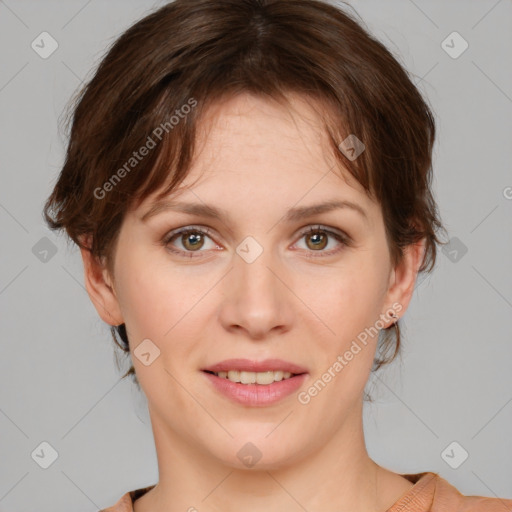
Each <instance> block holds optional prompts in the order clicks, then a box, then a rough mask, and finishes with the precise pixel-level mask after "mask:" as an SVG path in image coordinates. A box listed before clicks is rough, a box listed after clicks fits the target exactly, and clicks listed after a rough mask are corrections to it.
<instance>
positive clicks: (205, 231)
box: [162, 225, 351, 258]
mask: <svg viewBox="0 0 512 512" xmlns="http://www.w3.org/2000/svg"><path fill="white" fill-rule="evenodd" d="M318 232H322V233H326V234H327V235H328V236H331V237H333V238H335V239H336V240H337V241H338V242H340V243H341V245H342V247H341V248H338V249H334V250H333V249H331V250H330V251H323V250H321V251H308V252H310V253H315V252H319V253H320V254H318V255H317V254H309V255H307V257H309V258H318V257H325V256H332V255H334V254H337V253H338V252H340V251H341V250H343V247H349V246H350V245H351V239H350V237H349V236H348V235H347V234H346V233H344V234H342V233H338V232H335V231H331V230H330V229H328V228H326V227H324V226H322V225H315V226H310V227H309V228H308V229H306V230H305V231H302V232H301V233H300V236H299V240H300V239H302V238H303V237H305V236H306V235H311V234H316V233H318ZM185 233H200V234H201V235H206V236H208V237H210V236H209V235H210V233H211V229H210V228H201V227H195V226H186V227H184V228H180V229H177V230H174V231H171V232H170V233H168V234H167V235H166V236H165V237H164V239H163V240H162V243H163V245H164V246H165V247H166V248H167V249H168V250H169V251H170V252H172V253H174V254H178V255H183V254H187V255H190V256H187V257H189V258H197V257H201V256H196V255H195V254H194V253H195V252H204V251H200V250H199V251H182V250H178V249H175V248H172V247H170V246H169V244H170V243H171V242H172V241H173V239H175V238H176V237H178V236H179V235H183V234H185ZM210 238H211V237H210Z"/></svg>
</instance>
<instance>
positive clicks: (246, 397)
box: [202, 366, 307, 407]
mask: <svg viewBox="0 0 512 512" xmlns="http://www.w3.org/2000/svg"><path fill="white" fill-rule="evenodd" d="M230 368H233V367H232V366H231V367H230ZM212 371H214V370H212ZM219 371H224V370H219ZM202 373H203V375H205V376H206V378H207V379H208V380H209V381H210V382H211V383H212V384H213V386H214V387H215V389H216V390H217V391H219V392H220V393H222V394H223V395H224V396H227V397H228V398H230V399H231V400H233V401H235V402H236V403H239V404H242V405H248V406H252V407H264V406H267V405H272V404H274V403H276V402H278V401H279V400H281V399H282V398H284V397H286V396H288V395H290V394H291V393H293V392H294V391H296V390H297V389H298V388H299V387H300V386H301V385H302V383H303V382H304V380H305V379H306V376H307V374H306V373H303V374H301V375H295V376H294V377H291V378H289V379H285V380H281V381H279V382H273V383H272V384H268V385H263V384H241V383H239V382H231V381H230V380H229V379H226V378H222V377H217V376H216V375H213V373H206V371H203V372H202Z"/></svg>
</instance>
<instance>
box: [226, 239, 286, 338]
mask: <svg viewBox="0 0 512 512" xmlns="http://www.w3.org/2000/svg"><path fill="white" fill-rule="evenodd" d="M236 253H237V254H236V256H235V257H234V260H233V266H234V268H233V270H232V271H231V272H230V273H229V283H228V291H227V292H226V294H227V304H225V306H227V305H228V307H225V308H224V310H223V313H222V320H223V322H224V323H225V324H228V325H226V327H229V326H233V325H237V326H239V327H242V328H244V329H245V330H247V331H248V332H249V333H250V334H251V335H252V336H255V337H260V336H263V335H265V333H267V332H269V331H270V330H272V329H274V328H275V327H277V326H279V327H283V326H284V325H286V324H287V323H288V322H289V321H290V319H291V317H290V309H289V297H288V298H287V297H286V294H287V292H286V286H285V285H284V284H283V283H282V282H281V279H283V277H281V278H279V277H278V276H279V273H280V270H279V269H280V268H281V266H280V265H279V264H278V260H277V258H276V257H275V251H273V250H271V249H270V248H265V247H264V246H263V244H261V243H260V242H258V241H257V240H256V239H255V238H254V237H252V236H248V237H247V238H246V239H244V240H243V241H242V242H241V243H240V244H239V245H238V247H237V249H236ZM283 280H284V279H283Z"/></svg>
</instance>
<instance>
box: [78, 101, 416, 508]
mask: <svg viewBox="0 0 512 512" xmlns="http://www.w3.org/2000/svg"><path fill="white" fill-rule="evenodd" d="M291 97H292V100H293V106H294V109H293V110H288V109H285V108H283V107H282V106H279V105H277V104H275V103H273V102H270V101H268V100H262V99H258V98H255V97H253V96H250V95H247V94H244V95H241V96H238V97H236V98H231V99H230V100H228V101H226V102H223V103H222V104H218V105H216V106H215V107H214V108H212V109H211V110H210V111H209V114H211V117H208V118H206V119H208V120H209V121H210V122H209V123H206V122H205V123H204V129H202V130H200V131H199V134H198V137H199V138H198V142H199V143H200V144H199V145H198V152H197V154H196V158H195V160H194V163H193V166H192V168H191V170H190V174H189V175H188V176H187V179H186V181H185V182H184V183H183V185H182V186H181V187H180V189H179V190H178V191H176V192H174V193H173V197H174V198H178V197H179V199H180V200H181V201H186V202H194V203H208V204H213V205H215V206H217V207H219V208H223V209H225V210H226V211H227V212H228V214H229V218H228V219H227V220H225V221H224V222H221V221H219V220H216V219H210V218H203V217H196V216H192V215H189V214H185V213H180V212H176V211H172V210H167V211H165V212H162V213H160V214H158V215H156V216H154V217H152V218H151V219H149V220H148V221H147V222H143V221H142V220H141V219H140V217H141V216H142V215H143V214H144V213H145V212H146V211H147V210H148V209H149V207H150V206H151V204H152V200H153V198H152V197H151V198H148V199H147V200H146V201H145V202H144V203H142V204H141V205H140V206H139V207H138V208H137V209H135V210H132V211H130V212H129V213H128V214H127V215H126V217H125V219H124V222H123V224H122V227H121V231H120V234H119V238H118V241H117V245H116V251H115V259H114V273H113V275H110V274H109V272H108V271H107V270H106V267H105V266H103V265H102V264H101V263H100V262H98V261H95V260H93V259H91V257H90V254H89V252H87V251H85V250H82V257H83V261H84V268H85V278H86V288H87V291H88V293H89V296H90V298H91V300H92V302H93V303H94V305H95V307H96V309H97V311H98V314H99V315H100V316H101V318H102V319H103V320H104V321H105V322H107V323H109V324H112V325H118V324H120V323H122V322H125V323H126V326H127V329H128V332H129V333H130V336H131V338H130V342H131V345H132V346H131V353H132V360H133V364H134V366H135V370H136V374H137V377H138V379H139V382H140V385H141V388H142V389H143V391H144V393H145V395H146V397H147V400H148V405H149V412H150V417H151V422H152V429H153V434H154V439H155V446H156V451H157V456H158V469H159V483H158V485H157V486H156V487H155V488H154V489H153V490H152V491H149V492H148V493H147V494H146V495H144V496H143V497H141V498H139V499H138V500H137V501H136V502H135V504H134V511H135V512H145V511H149V510H151V511H153V512H159V511H164V510H165V511H167V512H169V511H178V510H180V511H184V510H189V509H190V510H194V509H192V508H190V507H195V509H197V510H199V511H201V512H203V511H220V510H222V511H223V512H231V511H236V510H251V511H265V512H271V511H282V510H287V511H291V512H294V511H297V512H299V511H300V512H303V511H304V510H305V509H306V510H308V511H309V512H313V511H315V512H316V511H318V512H319V511H321V510H350V511H352V512H358V511H361V512H362V511H365V512H370V511H373V512H384V511H385V510H386V509H387V508H389V507H390V506H391V505H392V504H393V503H394V502H395V501H396V500H398V498H399V497H400V496H401V495H402V494H404V493H405V492H407V491H408V490H409V489H410V487H411V486H412V485H413V484H412V483H411V482H409V481H407V480H406V479H405V478H403V477H402V476H400V475H399V474H397V473H394V472H392V471H390V470H388V469H386V468H383V467H381V466H379V465H378V464H376V463H375V462H374V461H373V460H372V459H371V458H370V457H369V455H368V453H367V451H366V448H365V441H364V435H363V423H362V407H363V391H364V388H365V385H366V382H367V380H368V377H369V375H370V369H371V365H372V362H373V359H374V356H375V349H376V344H377V337H376V336H375V337H373V338H370V341H369V342H368V344H367V345H366V346H364V348H363V349H362V350H361V351H360V352H359V353H358V354H357V355H355V356H354V358H353V359H352V360H351V361H350V362H349V363H348V364H347V365H346V366H345V367H344V368H343V370H342V371H340V372H338V373H337V374H336V376H335V377H334V378H332V379H331V381H330V382H329V383H328V384H327V385H326V386H325V387H324V389H322V391H321V392H320V393H318V394H317V396H315V397H313V398H312V399H311V401H310V402H309V403H308V404H306V405H304V404H301V403H299V401H298V400H297V396H296V395H297V394H296V393H294V394H292V395H290V396H288V397H286V398H285V399H283V400H281V401H280V402H278V403H277V404H274V405H272V406H267V407H248V406H244V405H239V404H236V403H234V402H232V401H230V400H229V399H228V398H226V397H224V396H223V395H220V394H219V393H218V392H217V391H216V390H215V389H214V388H213V386H211V384H210V383H209V382H208V380H207V379H206V378H205V376H204V374H203V373H202V372H201V371H200V369H201V368H205V367H206V366H209V365H212V364H214V363H216V362H219V361H222V360H224V359H227V358H231V357H246V358H249V359H257V360H262V359H266V358H270V357H277V358H282V359H285V360H288V361H292V362H294V363H297V364H299V365H302V366H304V367H305V368H306V369H307V370H308V376H307V378H306V381H305V383H304V385H303V386H302V387H301V389H300V390H299V392H300V391H304V390H306V389H308V388H309V387H310V386H311V385H312V384H313V383H314V382H315V381H317V379H319V378H321V376H322V374H324V373H325V371H326V370H327V369H328V368H329V367H332V366H333V363H334V362H335V361H336V359H337V357H338V355H342V354H344V353H345V352H346V350H348V349H349V347H350V345H351V343H352V341H353V340H354V339H356V337H357V335H358V334H359V333H360V332H361V331H364V329H365V328H366V327H370V326H373V325H375V323H376V321H377V320H378V319H379V318H383V317H382V316H381V315H383V314H385V312H386V311H387V310H390V308H392V306H393V304H395V303H397V304H400V306H401V311H400V312H399V314H398V316H399V317H401V316H403V314H404V313H405V311H406V309H407V307H408V304H409V301H410V299H411V296H412V293H413V290H414V283H415V280H416V276H417V269H418V267H419V264H420V260H421V258H422V256H423V251H424V245H423V243H419V244H416V245H411V246H409V247H408V248H407V250H406V252H405V258H404V260H403V262H402V263H401V264H400V265H399V266H397V267H396V268H393V267H392V265H391V261H390V255H389V247H388V245H387V241H386V237H385V230H384V221H383V218H382V212H381V209H380V206H379V204H377V203H375V202H373V201H371V200H370V199H369V198H368V196H367V195H366V194H365V192H364V189H363V188H362V187H361V186H360V185H359V184H358V183H357V182H356V181H355V180H354V179H353V178H351V177H350V178H349V175H348V172H347V171H346V170H344V169H342V168H341V166H340V164H339V163H335V160H334V156H333V155H332V154H331V151H330V150H329V149H328V146H327V136H326V134H325V133H324V132H323V130H322V125H321V120H320V118H319V117H318V114H317V112H318V108H313V104H312V102H311V101H304V99H303V98H301V97H299V96H291ZM207 126H208V127H209V130H207V129H206V127H207ZM342 175H343V176H345V179H342V178H341V177H340V176H342ZM186 185H188V187H187V188H185V186H186ZM333 198H335V199H346V200H351V201H353V202H355V203H357V204H359V205H360V206H362V207H363V208H364V209H365V211H366V212H367V216H368V220H367V221H365V220H364V218H363V217H362V216H361V215H359V214H358V213H357V212H356V211H353V210H350V209H348V208H343V209H338V210H334V211H331V212H328V213H322V214H317V215H315V216H314V217H311V218H309V219H306V220H301V221H299V222H295V223H291V224H288V223H285V222H284V221H283V220H282V219H283V216H284V214H285V213H286V212H287V211H288V210H289V209H290V208H292V207H294V206H305V205H310V204H315V203H319V202H323V201H325V200H328V199H333ZM317 224H321V225H322V226H324V227H325V228H329V229H331V230H333V231H336V230H338V231H341V232H344V233H346V234H348V235H349V237H350V239H351V243H350V244H349V245H343V244H341V243H340V242H338V241H337V240H336V239H335V238H334V237H332V236H330V237H329V238H327V240H326V241H324V238H322V239H321V243H319V244H318V245H320V248H316V247H317V246H315V244H314V242H315V239H314V238H313V237H312V236H311V235H302V236H301V232H302V230H303V228H305V227H309V226H313V227H315V226H316V225H317ZM185 226H194V227H198V226H201V227H203V228H204V227H210V228H211V230H212V231H211V233H210V235H206V236H205V237H204V239H203V242H202V243H201V241H199V243H198V242H197V241H194V240H192V244H188V245H184V244H186V243H187V240H190V238H187V236H182V235H178V236H177V237H176V238H174V240H173V241H172V242H170V243H169V246H171V247H173V248H174V249H176V250H178V251H179V250H181V251H183V252H187V250H188V254H190V253H192V255H193V256H194V257H193V258H189V257H187V254H184V255H183V256H179V255H177V254H173V253H172V252H170V251H169V250H168V249H166V247H165V245H164V243H163V242H162V239H164V238H165V236H166V235H167V234H168V233H169V232H170V231H171V230H174V229H177V228H181V227H185ZM322 234H323V235H324V237H326V236H327V235H326V234H325V232H320V235H322ZM249 235H250V236H252V237H253V238H254V239H255V240H256V241H257V242H258V243H259V244H260V246H261V247H262V248H263V252H262V254H261V255H260V256H259V257H258V258H257V259H256V260H255V261H254V262H252V263H247V262H246V261H245V260H244V259H242V258H241V257H240V256H239V255H238V254H237V253H236V248H237V246H238V245H239V244H240V243H241V242H242V241H243V240H244V238H245V237H247V236H249ZM317 243H318V242H317ZM326 243H327V245H326ZM194 244H195V245H194ZM194 248H195V249H194ZM336 249H339V252H337V253H336V254H330V255H329V254H328V253H329V252H331V251H332V252H334V251H335V250H336ZM322 251H323V252H322ZM308 254H309V255H313V256H317V257H313V258H308V257H307V255H308ZM395 311H397V310H396V309H395ZM386 318H387V321H385V322H384V327H387V326H389V325H391V324H392V322H393V320H392V319H391V318H390V317H389V316H387V317H386ZM147 338H149V339H150V340H151V341H152V342H153V343H154V344H155V345H156V346H157V347H158V348H159V350H160V356H159V357H157V358H156V359H155V360H154V361H153V362H152V363H151V364H150V365H149V366H145V365H144V364H142V362H141V361H139V359H138V358H137V357H136V356H135V355H134V354H133V350H134V349H136V347H137V346H138V345H139V343H140V342H141V341H142V340H144V339H147ZM248 442H251V443H253V444H254V445H255V446H257V448H258V449H259V451H260V452H261V454H262V456H261V459H260V460H259V461H258V462H257V464H256V465H255V466H253V467H252V468H248V467H246V466H245V465H244V464H243V463H242V461H241V460H240V459H239V458H238V457H237V452H238V451H239V450H240V449H241V448H242V447H243V446H244V445H245V444H246V443H248Z"/></svg>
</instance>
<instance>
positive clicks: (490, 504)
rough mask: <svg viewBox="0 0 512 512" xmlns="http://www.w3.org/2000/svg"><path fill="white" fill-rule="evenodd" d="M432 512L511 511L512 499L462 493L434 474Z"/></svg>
mask: <svg viewBox="0 0 512 512" xmlns="http://www.w3.org/2000/svg"><path fill="white" fill-rule="evenodd" d="M436 476H437V478H436V488H435V493H434V499H433V502H432V509H431V510H432V512H448V511H452V510H453V512H512V499H506V498H490V497H486V496H474V495H464V494H462V493H461V492H460V491H459V490H458V489H457V488H455V487H454V486H453V485H451V484H450V483H449V482H448V481H447V480H445V479H444V478H442V477H440V476H439V475H438V474H436Z"/></svg>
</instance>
